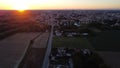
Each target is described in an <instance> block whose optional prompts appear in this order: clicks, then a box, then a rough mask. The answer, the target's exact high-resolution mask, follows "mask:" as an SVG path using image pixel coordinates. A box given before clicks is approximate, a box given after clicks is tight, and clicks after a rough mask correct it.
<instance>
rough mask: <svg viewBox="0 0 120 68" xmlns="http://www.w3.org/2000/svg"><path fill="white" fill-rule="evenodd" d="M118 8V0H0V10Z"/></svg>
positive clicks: (119, 3)
mask: <svg viewBox="0 0 120 68" xmlns="http://www.w3.org/2000/svg"><path fill="white" fill-rule="evenodd" d="M20 9H21V10H22V9H23V10H26V9H28V10H39V9H120V0H0V10H20Z"/></svg>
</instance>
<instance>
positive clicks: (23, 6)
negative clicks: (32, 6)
mask: <svg viewBox="0 0 120 68" xmlns="http://www.w3.org/2000/svg"><path fill="white" fill-rule="evenodd" d="M12 8H13V9H14V10H18V11H20V12H23V11H24V10H27V9H28V5H27V3H26V2H25V1H23V0H21V1H14V2H13V4H12Z"/></svg>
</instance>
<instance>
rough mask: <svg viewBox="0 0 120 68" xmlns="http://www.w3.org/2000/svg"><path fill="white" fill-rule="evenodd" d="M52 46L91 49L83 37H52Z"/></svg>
mask: <svg viewBox="0 0 120 68" xmlns="http://www.w3.org/2000/svg"><path fill="white" fill-rule="evenodd" d="M52 46H53V47H69V48H88V49H93V48H92V47H91V45H90V43H89V41H88V39H86V38H83V37H53V43H52Z"/></svg>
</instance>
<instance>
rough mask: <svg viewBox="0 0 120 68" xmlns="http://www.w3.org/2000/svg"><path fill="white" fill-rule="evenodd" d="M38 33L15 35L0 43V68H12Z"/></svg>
mask: <svg viewBox="0 0 120 68" xmlns="http://www.w3.org/2000/svg"><path fill="white" fill-rule="evenodd" d="M39 34H40V33H38V32H36V33H32V32H30V33H17V34H15V35H12V36H10V37H8V38H6V39H3V40H1V41H0V54H1V55H0V68H14V67H15V65H16V64H17V63H18V62H19V61H20V58H21V56H22V55H23V53H24V52H25V49H26V48H27V46H28V45H29V42H30V40H31V39H33V38H34V37H36V36H37V35H39Z"/></svg>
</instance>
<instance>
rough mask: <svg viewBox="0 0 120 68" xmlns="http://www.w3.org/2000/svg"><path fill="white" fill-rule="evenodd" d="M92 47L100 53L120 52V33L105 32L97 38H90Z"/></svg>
mask: <svg viewBox="0 0 120 68" xmlns="http://www.w3.org/2000/svg"><path fill="white" fill-rule="evenodd" d="M89 41H90V43H91V45H92V46H93V47H94V48H95V49H96V50H100V51H120V31H118V30H111V31H103V32H101V33H100V34H99V35H98V36H96V37H90V38H89Z"/></svg>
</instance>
